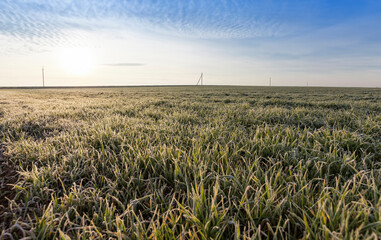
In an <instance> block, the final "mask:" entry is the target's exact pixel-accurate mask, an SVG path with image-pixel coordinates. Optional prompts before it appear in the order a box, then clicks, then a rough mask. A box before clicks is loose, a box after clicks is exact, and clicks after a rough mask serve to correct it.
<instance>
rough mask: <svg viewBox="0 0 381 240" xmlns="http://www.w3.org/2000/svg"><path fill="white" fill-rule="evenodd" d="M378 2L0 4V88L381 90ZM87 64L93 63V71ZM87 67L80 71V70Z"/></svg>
mask: <svg viewBox="0 0 381 240" xmlns="http://www.w3.org/2000/svg"><path fill="white" fill-rule="evenodd" d="M379 22H381V1H376V0H357V1H355V0H345V1H344V0H308V1H307V0H306V1H300V0H299V1H296V0H278V1H276V0H251V1H249V0H241V1H239V0H230V1H229V0H177V1H174V0H161V1H160V0H139V1H138V0H130V1H121V0H119V1H117V0H100V1H95V0H92V1H90V0H60V1H55V0H52V1H41V0H0V66H2V67H1V68H0V85H1V86H24V85H25V86H37V85H40V84H41V67H42V66H44V67H45V70H46V71H45V72H46V80H47V85H51V86H57V85H152V84H194V83H195V82H196V81H197V78H198V75H199V74H200V73H201V72H204V74H205V83H206V84H227V85H266V84H267V82H268V79H269V77H272V78H273V83H274V84H275V85H295V86H305V85H306V84H307V82H308V84H309V85H310V86H311V85H314V86H362V87H381V78H380V76H381V75H380V74H381V31H380V27H379ZM90 65H91V66H90ZM82 70H86V71H82Z"/></svg>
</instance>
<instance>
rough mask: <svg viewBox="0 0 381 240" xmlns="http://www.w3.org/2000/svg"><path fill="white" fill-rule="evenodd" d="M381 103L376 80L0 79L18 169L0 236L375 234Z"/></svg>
mask: <svg viewBox="0 0 381 240" xmlns="http://www.w3.org/2000/svg"><path fill="white" fill-rule="evenodd" d="M380 103H381V90H380V89H335V88H277V87H273V88H265V87H263V88H261V87H158V88H153V87H152V88H149V87H142V88H112V89H44V90H36V89H35V90H0V141H1V143H2V144H3V146H5V152H4V158H5V160H4V161H6V164H7V166H8V165H9V166H12V168H16V169H17V170H18V173H19V175H18V180H17V181H16V182H15V185H14V188H13V195H12V198H9V199H8V200H7V202H8V206H2V208H3V209H5V210H3V213H2V215H3V216H2V217H3V219H10V220H9V221H4V222H3V223H0V227H1V228H0V229H1V231H0V238H4V239H12V238H14V239H18V238H21V237H26V238H32V239H33V238H35V239H57V238H58V239H70V238H71V239H109V238H115V239H275V238H276V239H300V238H308V239H324V238H325V239H365V238H371V239H376V238H381V217H380V216H381V104H380ZM4 169H7V168H4ZM4 169H0V171H5V170H4ZM9 196H11V195H9ZM5 197H6V196H5Z"/></svg>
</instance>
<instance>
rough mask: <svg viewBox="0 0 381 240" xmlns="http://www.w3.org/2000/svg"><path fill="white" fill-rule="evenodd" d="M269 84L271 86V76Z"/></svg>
mask: <svg viewBox="0 0 381 240" xmlns="http://www.w3.org/2000/svg"><path fill="white" fill-rule="evenodd" d="M269 86H270V87H271V78H270V81H269Z"/></svg>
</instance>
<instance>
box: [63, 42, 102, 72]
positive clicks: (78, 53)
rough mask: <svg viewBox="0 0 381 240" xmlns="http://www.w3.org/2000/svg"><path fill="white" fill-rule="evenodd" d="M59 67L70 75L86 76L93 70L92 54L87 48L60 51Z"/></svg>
mask: <svg viewBox="0 0 381 240" xmlns="http://www.w3.org/2000/svg"><path fill="white" fill-rule="evenodd" d="M60 61H61V66H62V67H63V68H64V69H65V71H66V72H67V73H69V74H71V75H88V74H90V73H91V71H92V70H93V69H94V68H95V56H94V52H93V51H92V50H91V49H88V48H65V49H61V50H60Z"/></svg>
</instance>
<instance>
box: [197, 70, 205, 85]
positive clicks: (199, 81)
mask: <svg viewBox="0 0 381 240" xmlns="http://www.w3.org/2000/svg"><path fill="white" fill-rule="evenodd" d="M198 84H200V85H201V86H202V85H204V73H201V76H200V78H199V79H198V81H197V84H196V86H198Z"/></svg>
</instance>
